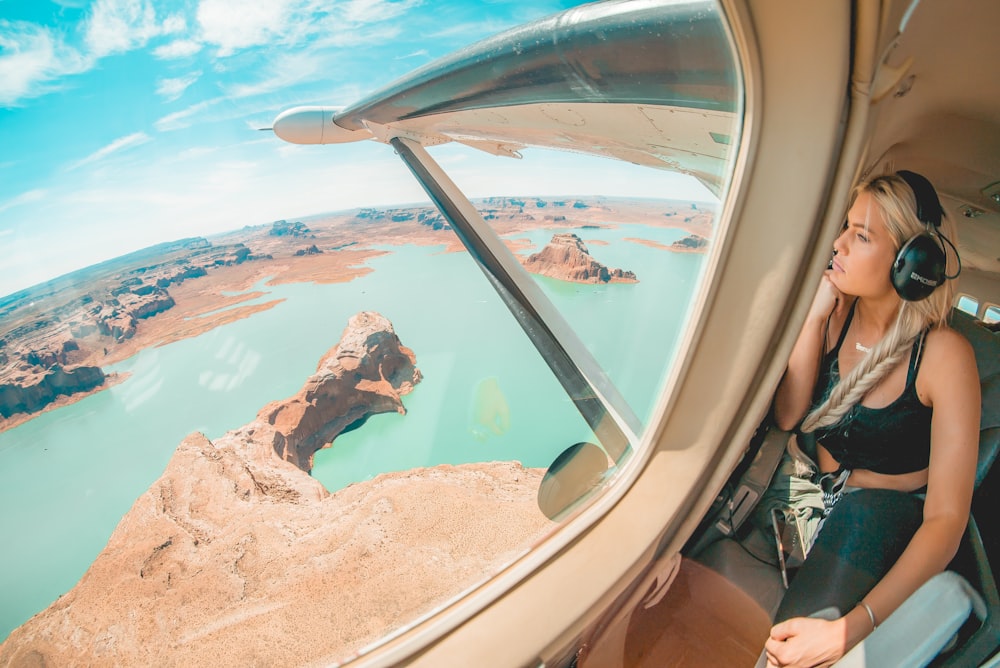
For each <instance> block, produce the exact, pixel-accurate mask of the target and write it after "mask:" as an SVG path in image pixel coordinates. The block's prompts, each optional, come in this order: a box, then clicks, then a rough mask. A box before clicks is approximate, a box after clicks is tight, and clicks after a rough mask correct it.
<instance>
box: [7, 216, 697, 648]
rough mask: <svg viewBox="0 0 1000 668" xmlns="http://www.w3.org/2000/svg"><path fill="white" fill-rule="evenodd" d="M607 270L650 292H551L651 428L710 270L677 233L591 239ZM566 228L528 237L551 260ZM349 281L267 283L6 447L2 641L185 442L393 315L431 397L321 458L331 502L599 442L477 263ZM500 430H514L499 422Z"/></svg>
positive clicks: (385, 269)
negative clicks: (243, 309) (351, 333)
mask: <svg viewBox="0 0 1000 668" xmlns="http://www.w3.org/2000/svg"><path fill="white" fill-rule="evenodd" d="M577 234H579V236H581V237H582V238H583V239H584V241H585V242H586V241H591V240H594V241H604V242H607V245H602V244H590V245H589V249H590V251H591V254H592V255H593V256H594V257H595V258H596V259H597V260H598V261H600V262H602V263H604V264H606V265H608V266H609V267H613V268H617V267H622V268H625V269H630V270H633V271H635V272H636V274H637V275H638V278H639V281H640V282H639V283H636V284H612V285H602V286H597V285H583V284H575V283H565V282H562V281H556V280H551V279H546V278H539V277H536V278H537V280H538V281H539V282H540V283H541V285H542V286H543V289H544V291H545V292H546V294H548V296H549V297H550V298H551V299H552V300H553V302H554V303H555V304H556V305H557V306H558V307H559V308H560V310H561V311H562V312H563V314H564V316H565V317H566V319H567V320H568V321H569V323H570V324H571V325H572V326H573V327H574V328H575V329H576V330H577V333H578V334H579V336H580V338H581V339H582V340H583V341H584V343H585V344H586V345H587V347H588V348H589V349H590V350H591V352H592V353H593V354H594V356H595V357H596V358H597V360H598V362H599V363H601V365H602V366H603V367H604V369H605V371H606V372H607V374H608V375H609V376H610V378H611V379H612V380H613V381H614V382H615V383H616V384H617V385H618V387H619V389H620V390H621V392H622V394H623V395H624V396H625V398H626V399H627V400H628V402H629V403H630V404H631V406H632V408H633V410H634V411H635V413H636V414H637V415H638V416H639V417H640V419H641V420H643V421H645V420H646V419H647V418H648V416H649V414H650V412H651V411H652V408H653V404H654V402H655V400H656V396H657V394H658V389H659V386H660V383H661V380H662V378H663V377H664V374H665V373H666V370H667V368H668V365H669V362H670V360H671V359H672V358H673V355H674V352H675V349H676V344H677V339H678V336H679V330H680V328H681V326H682V324H683V321H684V319H685V317H686V314H687V311H688V306H689V303H690V299H691V295H692V293H693V291H694V287H695V284H696V282H697V279H698V276H699V272H700V270H701V266H702V260H703V258H704V256H703V255H695V254H681V253H672V252H670V251H666V250H663V249H657V248H652V247H649V246H644V245H640V244H636V243H633V242H627V241H624V240H623V239H624V238H626V237H639V238H644V239H649V240H652V241H657V242H659V243H665V244H669V243H671V242H673V241H674V240H676V239H680V238H682V237H683V236H685V235H684V233H683V232H681V231H679V230H670V229H660V228H652V227H648V226H642V225H622V226H621V227H618V228H616V229H600V230H598V229H582V230H578V231H577ZM551 235H552V231H551V230H536V231H533V232H531V233H527V234H522V235H519V236H520V237H524V238H528V239H530V240H531V241H532V242H533V243H534V245H535V246H536V248H540V247H541V246H543V245H544V244H545V243H547V242H548V240H549V239H550V238H551ZM386 249H387V250H390V251H391V252H390V253H389V254H387V255H382V256H379V257H377V258H373V259H372V260H371V261H370V262H369V265H370V266H371V267H372V269H374V271H373V272H371V273H369V274H368V275H366V276H363V277H361V278H358V279H355V280H353V281H351V282H349V283H341V284H333V285H314V284H294V285H282V286H276V287H270V286H266V285H264V284H263V283H261V284H259V285H257V286H254V288H252V289H253V290H264V291H266V292H267V293H268V294H267V295H265V296H264V297H261V298H259V300H257V301H266V300H273V299H283V301H282V302H281V303H279V304H278V305H277V306H275V307H274V308H271V309H269V310H267V311H263V312H261V313H258V314H255V315H253V316H252V317H250V318H246V319H244V320H240V321H237V322H234V323H230V324H228V325H224V326H222V327H218V328H216V329H214V330H212V331H210V332H207V333H205V334H203V335H201V336H198V337H196V338H193V339H187V340H184V341H179V342H177V343H173V344H171V345H168V346H164V347H162V348H153V349H148V350H145V351H143V352H141V353H140V354H138V355H136V356H134V357H133V358H131V359H129V360H127V361H125V362H123V363H121V364H118V365H116V366H114V367H111V368H109V369H107V370H110V371H120V372H125V371H127V372H129V373H130V374H131V376H130V377H129V378H128V380H126V381H125V382H123V383H121V384H119V385H116V386H114V387H112V388H110V389H108V390H105V391H103V392H99V393H97V394H95V395H92V396H90V397H87V398H85V399H83V400H81V401H79V402H77V403H74V404H72V405H70V406H66V407H64V408H60V409H58V410H54V411H51V412H49V413H45V414H43V415H41V416H39V417H38V418H36V419H34V420H32V421H30V422H28V423H26V424H24V425H22V426H20V427H18V428H16V429H12V430H10V431H8V432H5V433H3V434H0V507H2V508H3V512H2V514H0V535H2V536H3V537H4V543H5V546H4V548H3V550H0V638H6V636H7V635H8V634H9V633H10V631H11V630H12V629H14V628H15V627H17V626H18V625H20V624H22V623H23V622H25V621H26V620H27V619H28V618H29V617H30V616H31V615H33V614H34V613H36V612H38V611H40V610H42V609H44V608H45V607H47V606H48V605H49V604H50V603H52V601H54V600H55V599H56V598H57V597H58V596H59V595H60V594H62V593H64V592H66V591H68V590H69V589H71V588H72V587H73V585H75V584H76V582H77V580H79V578H80V577H81V576H82V575H83V573H84V571H85V570H86V569H87V568H88V567H89V565H90V563H91V562H92V561H93V559H94V558H95V557H96V556H97V554H98V553H99V552H100V551H101V549H103V547H104V545H105V544H106V543H107V540H108V537H109V536H110V534H111V532H112V530H113V529H114V528H115V526H116V525H117V523H118V521H119V520H120V519H121V516H122V515H123V514H124V513H125V512H127V511H128V509H129V508H130V507H131V505H132V503H133V502H134V501H135V499H136V498H137V497H138V496H139V495H140V494H142V493H143V492H144V491H145V490H146V489H147V488H148V487H149V485H150V484H151V483H152V482H153V481H155V480H156V479H157V478H158V477H159V476H160V475H161V473H162V472H163V469H164V467H165V466H166V464H167V462H168V461H169V459H170V457H171V455H172V454H173V451H174V449H175V447H176V446H177V444H178V443H179V442H180V441H181V440H182V439H183V438H184V437H185V436H186V435H187V434H189V433H191V432H194V431H200V432H203V433H205V434H206V435H207V436H208V437H209V438H216V437H218V436H220V435H222V434H224V433H225V432H226V431H228V430H230V429H234V428H236V427H239V426H241V425H243V424H245V423H247V422H249V421H250V420H252V419H253V418H254V417H255V416H256V414H257V411H258V410H259V409H260V408H261V407H262V406H263V405H264V404H266V403H268V402H270V401H273V400H276V399H282V398H284V397H288V396H290V395H292V394H294V393H296V392H298V390H299V389H300V388H301V386H302V384H303V382H304V381H305V379H306V377H308V376H309V375H310V374H311V373H313V372H314V371H315V368H316V364H317V362H318V360H319V359H320V357H322V355H323V354H324V353H325V352H326V351H327V350H328V349H330V348H331V347H332V346H334V345H335V344H336V343H337V341H339V339H340V335H341V332H342V331H343V329H344V327H345V326H346V324H347V320H348V318H349V317H350V316H351V315H353V314H354V313H357V312H358V311H362V310H372V311H378V312H380V313H382V314H383V315H385V316H386V317H387V318H388V319H389V320H390V321H391V322H392V323H393V325H394V327H395V329H396V333H397V335H398V336H399V338H400V340H401V342H402V343H403V345H405V346H407V347H409V348H411V349H412V350H413V351H414V352H415V354H416V357H417V367H418V368H419V369H420V370H421V371H422V373H423V375H424V379H423V381H422V382H421V383H420V384H419V385H417V387H416V389H415V390H414V391H413V392H412V393H411V394H409V395H406V396H404V397H403V403H404V404H405V406H406V408H407V414H406V415H405V416H404V415H398V414H395V413H393V414H383V415H377V416H374V417H373V418H371V419H369V420H368V421H367V423H366V424H365V425H364V426H363V427H362V428H360V429H357V430H355V431H352V432H350V433H347V434H344V435H342V436H341V437H339V438H338V439H337V440H336V442H335V443H334V445H333V447H331V448H328V449H325V450H323V451H321V452H319V453H317V455H316V460H315V468H314V471H313V474H314V475H315V476H316V477H317V478H318V479H319V480H321V481H322V482H323V483H324V485H326V486H327V488H328V489H331V490H335V489H339V488H341V487H343V486H345V485H347V484H349V483H351V482H357V481H361V480H366V479H369V478H371V477H373V476H374V475H377V474H378V473H382V472H387V471H399V470H406V469H410V468H414V467H419V466H433V465H436V464H441V463H452V464H458V463H466V462H477V461H493V460H514V459H516V460H519V461H521V462H522V463H524V464H525V465H526V466H532V467H545V466H548V465H549V463H550V462H551V461H552V459H553V458H554V457H555V456H556V455H557V454H558V453H559V452H561V451H562V450H563V449H564V448H566V447H567V446H569V445H571V444H573V443H575V442H577V441H580V440H593V436H592V435H591V433H590V430H589V429H588V427H587V425H586V423H584V421H583V420H582V419H581V418H580V416H579V414H578V413H577V412H576V410H575V408H574V407H573V405H572V403H571V402H570V401H569V399H568V398H567V397H566V396H565V394H564V393H563V391H562V388H561V386H560V385H559V383H558V382H557V381H556V380H555V379H554V377H552V375H551V373H550V372H549V370H548V367H547V365H546V364H545V363H544V361H542V359H541V357H540V356H539V354H538V353H537V351H536V350H535V349H534V347H533V346H532V345H531V343H530V342H529V341H528V339H527V337H526V336H525V335H524V333H523V332H522V331H521V329H520V327H519V326H518V325H517V324H516V322H515V321H514V319H513V317H512V316H511V315H510V313H509V312H508V311H507V309H506V307H505V306H503V304H502V303H501V302H500V300H499V298H498V297H497V295H496V293H495V292H494V291H493V289H492V288H491V287H490V286H489V284H488V283H487V281H486V279H485V277H484V276H483V275H482V273H481V272H480V270H479V269H478V268H477V267H476V266H475V264H474V263H473V262H472V261H471V259H470V258H469V256H468V255H467V254H465V253H447V254H445V253H442V252H441V249H440V248H438V247H418V246H402V247H391V248H390V247H387V248H386ZM497 416H500V417H499V418H498V417H497Z"/></svg>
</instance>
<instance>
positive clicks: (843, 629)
mask: <svg viewBox="0 0 1000 668" xmlns="http://www.w3.org/2000/svg"><path fill="white" fill-rule="evenodd" d="M847 649H848V647H847V623H846V620H845V619H844V618H843V617H841V618H840V619H836V620H834V621H827V620H825V619H817V618H814V617H795V618H793V619H789V620H786V621H784V622H781V623H780V624H776V625H774V626H773V627H772V628H771V637H770V638H768V639H767V642H766V643H765V644H764V651H765V652H766V653H767V665H768V668H776V667H778V666H782V667H784V666H792V667H794V668H814V667H815V666H829V665H832V664H833V663H834V662H835V661H837V660H838V659H840V658H841V657H842V656H844V653H845V652H846V651H847Z"/></svg>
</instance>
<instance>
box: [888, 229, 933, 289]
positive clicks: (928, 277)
mask: <svg viewBox="0 0 1000 668" xmlns="http://www.w3.org/2000/svg"><path fill="white" fill-rule="evenodd" d="M945 262H946V257H945V254H944V249H943V248H941V244H940V243H938V241H937V240H936V239H935V238H934V237H933V236H932V235H930V234H927V233H924V234H918V235H917V236H915V237H913V238H911V239H910V240H909V241H907V242H906V243H905V244H903V247H902V248H900V249H899V253H897V254H896V261H895V262H894V263H893V264H892V269H891V270H890V278H891V280H892V287H894V288H895V289H896V293H897V294H898V295H899V296H900V297H902V298H903V299H905V300H907V301H911V302H916V301H920V300H921V299H926V298H927V297H929V296H930V294H931V293H932V292H934V288H936V287H937V286H939V285H941V283H942V282H943V281H944V277H945Z"/></svg>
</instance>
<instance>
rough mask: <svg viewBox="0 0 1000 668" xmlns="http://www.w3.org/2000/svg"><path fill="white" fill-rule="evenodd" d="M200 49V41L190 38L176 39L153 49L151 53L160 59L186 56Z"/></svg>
mask: <svg viewBox="0 0 1000 668" xmlns="http://www.w3.org/2000/svg"><path fill="white" fill-rule="evenodd" d="M199 51H201V43H200V42H196V41H194V40H190V39H178V40H174V41H173V42H169V43H167V44H163V45H162V46H158V47H156V48H155V49H153V55H154V56H156V57H157V58H160V59H161V60H172V59H174V58H187V57H188V56H193V55H194V54H196V53H198V52H199Z"/></svg>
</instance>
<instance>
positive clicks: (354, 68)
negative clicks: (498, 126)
mask: <svg viewBox="0 0 1000 668" xmlns="http://www.w3.org/2000/svg"><path fill="white" fill-rule="evenodd" d="M574 4H579V3H576V2H573V1H572V0H481V1H480V2H467V1H465V0H393V1H390V0H179V1H168V0H94V1H86V0H0V244H2V247H3V249H4V250H3V253H0V295H6V294H9V293H11V292H14V291H16V290H19V289H22V288H24V287H27V286H30V285H33V284H35V283H38V282H40V281H43V280H46V279H48V278H52V277H54V276H57V275H59V274H62V273H66V272H68V271H71V270H73V269H77V268H80V267H83V266H87V265H90V264H93V263H95V262H99V261H101V260H104V259H108V258H110V257H115V256H117V255H121V254H123V253H126V252H129V251H132V250H136V249H138V248H142V247H145V246H148V245H151V244H153V243H157V242H160V241H166V240H170V239H178V238H182V237H187V236H196V235H209V234H214V233H217V232H223V231H228V230H232V229H236V228H239V227H242V226H244V225H257V224H261V223H267V222H271V221H273V220H277V219H281V218H296V217H304V216H308V215H311V214H315V213H322V212H327V211H336V210H340V209H346V208H352V207H356V206H376V205H388V204H399V203H406V202H415V201H424V200H426V197H425V195H424V194H423V191H422V190H420V188H419V186H417V185H416V183H415V182H414V181H413V179H412V177H411V176H410V175H409V174H408V173H407V172H406V170H405V167H404V166H403V165H402V163H401V162H400V161H399V159H398V158H397V157H396V156H394V155H393V152H392V150H391V149H390V148H389V147H387V146H385V145H382V144H376V143H374V142H362V143H361V144H352V145H344V146H336V147H329V146H326V147H324V146H292V145H289V144H285V143H283V142H281V141H280V140H278V139H277V138H276V137H274V136H273V135H272V134H271V133H269V132H260V131H258V130H257V128H262V127H269V126H270V124H271V121H272V120H273V118H274V117H275V116H276V115H277V114H278V113H280V112H281V111H283V110H284V109H287V108H289V107H292V106H297V105H305V104H323V105H343V104H350V103H352V102H354V101H356V100H357V99H358V98H360V97H361V96H363V95H365V94H367V93H370V92H372V91H374V90H376V89H378V88H381V87H383V86H385V85H386V84H388V83H390V82H391V81H393V80H394V79H396V78H398V77H400V76H402V75H404V74H406V73H407V72H409V71H410V70H412V69H415V68H417V67H419V66H422V65H424V64H426V63H428V62H430V61H432V60H434V59H435V58H438V57H440V56H443V55H445V54H447V53H450V52H451V51H454V50H455V49H457V48H460V47H462V46H465V45H467V44H469V43H471V42H474V41H476V40H478V39H481V38H484V37H488V36H490V35H492V34H495V33H496V32H499V31H501V30H503V29H506V28H509V27H512V26H514V25H517V24H520V23H523V22H526V21H529V20H532V19H535V18H539V17H541V16H544V15H547V14H551V13H553V12H556V11H559V10H560V9H563V8H565V7H568V6H572V5H574ZM469 152H470V149H464V148H463V149H461V151H459V150H458V149H457V148H445V149H444V150H443V151H441V150H438V151H436V152H434V155H435V157H437V158H438V159H439V160H440V161H441V162H442V163H443V164H445V165H446V168H448V165H449V164H450V165H451V167H450V168H451V169H455V170H456V171H457V173H453V178H455V180H456V182H458V183H459V184H460V185H462V186H463V187H465V188H466V191H467V193H468V194H469V195H470V196H473V197H476V196H483V195H489V194H552V195H558V194H585V193H586V192H601V194H609V195H611V194H638V193H636V192H634V191H633V190H632V189H634V188H635V187H636V185H637V179H636V177H635V176H634V174H633V173H631V172H630V169H629V166H628V165H623V166H622V168H621V170H622V171H621V174H620V175H618V176H617V177H616V176H615V175H614V174H609V173H608V171H607V167H606V165H604V166H603V168H602V169H601V171H600V173H599V174H597V173H588V170H587V166H588V164H589V163H588V162H587V161H586V160H582V161H581V159H580V157H579V156H573V157H572V159H567V160H566V162H565V163H564V166H565V169H558V170H554V169H552V168H551V166H552V164H551V162H550V163H546V164H547V165H548V166H547V167H546V168H544V169H534V168H533V167H532V166H531V165H530V161H529V160H525V161H524V165H523V166H522V165H517V166H516V168H511V167H510V166H509V165H504V166H503V167H502V168H500V169H495V168H494V165H495V164H496V163H497V161H500V160H504V161H506V162H509V163H512V162H514V161H511V160H509V159H503V158H496V157H492V156H485V155H482V156H481V155H469ZM472 153H475V151H472ZM555 160H556V161H557V162H558V161H559V160H560V158H556V159H555ZM646 171H648V170H646ZM589 172H595V170H589ZM588 178H591V179H592V180H594V183H595V184H596V183H600V186H595V187H599V188H603V189H604V191H603V192H602V191H600V190H597V191H588V189H587V188H588V186H587V184H586V183H585V182H586V180H587V179H588ZM659 178H660V179H662V178H663V177H662V174H661V175H660V177H659ZM616 182H618V183H620V184H621V186H622V188H621V192H615V183H616ZM662 185H663V184H662V181H661V182H660V184H659V186H658V187H659V189H660V190H661V191H662ZM662 194H664V195H665V196H678V197H685V198H695V199H707V196H706V195H707V191H704V190H702V189H700V188H697V187H696V188H693V189H692V188H688V189H687V190H685V189H684V187H683V186H679V187H678V191H677V192H675V193H662Z"/></svg>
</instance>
